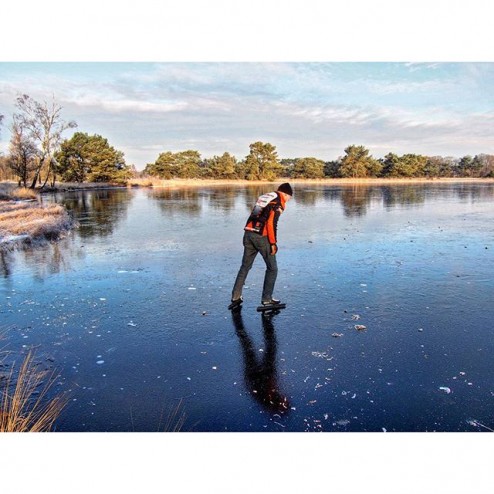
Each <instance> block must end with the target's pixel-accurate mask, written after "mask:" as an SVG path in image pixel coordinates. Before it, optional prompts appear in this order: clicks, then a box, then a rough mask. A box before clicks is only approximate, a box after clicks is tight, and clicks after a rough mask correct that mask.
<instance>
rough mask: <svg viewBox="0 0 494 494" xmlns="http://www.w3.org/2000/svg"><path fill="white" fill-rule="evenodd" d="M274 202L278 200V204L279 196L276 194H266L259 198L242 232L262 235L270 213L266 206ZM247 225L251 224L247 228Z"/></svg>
mask: <svg viewBox="0 0 494 494" xmlns="http://www.w3.org/2000/svg"><path fill="white" fill-rule="evenodd" d="M275 200H278V202H279V196H278V194H277V193H276V192H268V193H267V194H263V195H262V196H260V197H259V198H258V199H257V202H256V204H255V205H254V207H253V209H252V211H251V213H250V216H249V218H248V220H247V223H246V224H245V228H244V230H247V231H250V232H256V233H259V234H261V235H262V233H263V230H264V225H265V224H266V221H267V219H268V216H269V212H270V211H271V208H269V207H267V206H268V205H269V204H270V203H271V202H273V201H275ZM249 223H252V226H248V225H249Z"/></svg>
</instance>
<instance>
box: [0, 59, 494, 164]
mask: <svg viewBox="0 0 494 494" xmlns="http://www.w3.org/2000/svg"><path fill="white" fill-rule="evenodd" d="M19 94H28V95H30V96H31V97H32V98H34V99H35V100H37V101H51V100H52V99H53V98H54V99H55V101H56V102H57V103H58V104H60V105H61V106H62V107H63V111H62V118H64V119H65V120H75V121H76V123H77V124H78V127H77V129H75V131H80V132H87V133H88V134H99V135H102V136H103V137H106V138H107V139H108V141H109V142H110V144H111V145H113V146H114V147H115V148H117V149H119V150H121V151H123V152H124V154H125V158H126V162H127V163H128V164H134V165H135V166H136V168H137V169H138V170H140V169H143V168H144V167H145V165H146V164H147V163H151V162H154V161H155V160H156V158H157V157H158V155H159V153H161V152H165V151H172V152H177V151H183V150H187V149H194V150H197V151H199V152H200V153H201V156H202V157H204V158H208V157H212V156H214V155H221V154H223V153H224V152H229V153H230V154H233V155H235V156H236V157H237V158H239V159H242V158H243V157H245V156H246V155H247V154H248V152H249V145H250V144H251V143H253V142H256V141H262V142H270V143H271V144H273V145H275V146H276V149H277V151H278V155H279V157H280V158H297V157H309V156H311V157H316V158H319V159H322V160H324V161H329V160H333V159H337V158H338V157H339V156H342V155H343V154H344V149H345V147H347V146H348V145H350V144H357V145H364V146H365V147H367V148H368V149H370V151H371V154H372V155H373V156H374V157H376V158H380V157H383V156H384V155H385V154H386V153H388V152H394V153H397V154H405V153H418V154H426V155H441V156H455V157H461V156H464V155H467V154H471V155H475V154H478V153H489V154H490V153H494V141H493V139H492V138H493V128H494V125H493V124H494V63H487V62H485V63H472V62H470V63H468V62H457V63H398V62H394V63H384V62H337V63H323V62H314V63H312V62H294V63H290V62H274V63H270V62H223V63H222V62H195V63H194V62H162V63H148V62H134V63H120V62H97V63H90V62H73V63H60V62H58V63H57V62H44V63H43V62H37V63H32V62H27V63H26V62H24V63H22V62H13V63H12V62H3V63H0V114H3V115H5V121H4V125H3V128H2V134H1V137H0V138H1V149H2V150H3V151H4V152H6V151H7V149H8V141H9V138H10V132H9V125H10V122H11V116H12V114H13V113H14V112H15V111H16V109H15V108H14V103H15V98H16V96H17V95H19ZM73 132H74V130H69V131H67V132H66V134H65V136H66V137H67V138H69V137H70V135H71V134H72V133H73Z"/></svg>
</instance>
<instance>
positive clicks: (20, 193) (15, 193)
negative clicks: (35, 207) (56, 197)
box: [0, 183, 38, 201]
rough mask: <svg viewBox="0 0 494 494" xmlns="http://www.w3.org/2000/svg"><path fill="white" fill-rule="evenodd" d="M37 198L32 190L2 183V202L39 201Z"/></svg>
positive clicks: (0, 198)
mask: <svg viewBox="0 0 494 494" xmlns="http://www.w3.org/2000/svg"><path fill="white" fill-rule="evenodd" d="M37 197H38V194H37V193H36V192H35V191H34V190H32V189H26V188H25V187H17V186H16V185H14V184H11V183H0V200H3V201H16V200H33V199H37Z"/></svg>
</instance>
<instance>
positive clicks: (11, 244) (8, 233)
mask: <svg viewBox="0 0 494 494" xmlns="http://www.w3.org/2000/svg"><path fill="white" fill-rule="evenodd" d="M36 197H37V196H36V194H35V193H34V192H33V191H31V190H27V189H19V188H17V187H13V186H12V185H10V184H0V250H4V249H12V248H15V247H19V246H25V245H31V244H33V243H43V242H46V241H47V240H54V239H57V238H59V237H60V236H61V235H62V234H63V233H64V232H67V231H68V230H70V229H71V228H73V226H74V221H73V220H72V218H71V217H70V216H69V214H68V213H67V211H66V209H65V208H64V207H62V206H60V205H58V204H50V205H42V204H40V203H39V202H38V201H37V200H36Z"/></svg>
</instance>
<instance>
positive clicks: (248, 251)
mask: <svg viewBox="0 0 494 494" xmlns="http://www.w3.org/2000/svg"><path fill="white" fill-rule="evenodd" d="M252 235H257V234H252V233H250V232H246V233H245V234H244V239H243V244H244V255H243V257H242V265H241V266H240V269H239V271H238V274H237V279H236V280H235V284H234V285H233V291H232V300H238V299H239V298H240V297H241V296H242V289H243V287H244V284H245V280H246V279H247V275H248V274H249V271H250V268H251V267H252V264H253V263H254V259H255V258H256V255H257V249H256V247H255V245H254V244H253V242H252Z"/></svg>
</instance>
